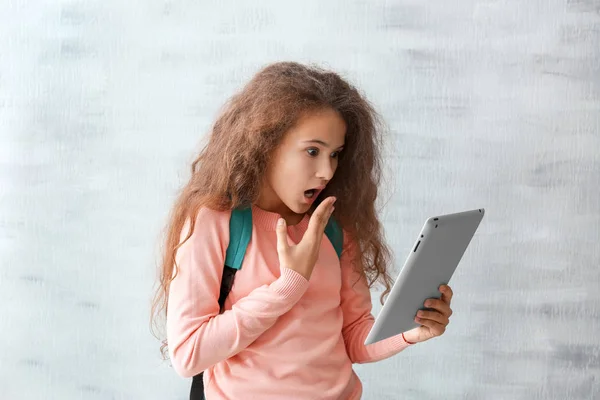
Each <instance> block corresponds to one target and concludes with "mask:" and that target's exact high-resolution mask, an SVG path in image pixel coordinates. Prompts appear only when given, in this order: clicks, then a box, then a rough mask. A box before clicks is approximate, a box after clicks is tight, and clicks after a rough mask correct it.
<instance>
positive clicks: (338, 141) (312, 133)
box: [284, 109, 346, 148]
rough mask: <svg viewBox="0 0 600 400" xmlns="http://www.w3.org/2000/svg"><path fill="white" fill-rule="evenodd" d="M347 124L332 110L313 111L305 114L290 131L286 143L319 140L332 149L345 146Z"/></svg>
mask: <svg viewBox="0 0 600 400" xmlns="http://www.w3.org/2000/svg"><path fill="white" fill-rule="evenodd" d="M345 136H346V122H345V121H344V120H343V119H342V117H341V116H340V114H339V113H338V112H337V111H335V110H332V109H324V110H319V111H311V112H307V113H305V114H303V115H302V116H301V117H300V118H299V119H298V121H297V123H296V124H295V125H294V127H292V129H290V130H289V131H288V134H287V135H286V138H285V140H284V141H285V142H288V143H289V144H292V143H295V142H298V141H307V140H319V141H322V142H325V143H327V144H328V145H329V147H331V148H336V147H340V146H343V145H344V139H345Z"/></svg>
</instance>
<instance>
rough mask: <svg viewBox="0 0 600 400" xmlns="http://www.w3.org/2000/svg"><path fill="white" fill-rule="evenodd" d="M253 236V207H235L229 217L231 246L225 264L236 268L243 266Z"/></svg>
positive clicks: (228, 248)
mask: <svg viewBox="0 0 600 400" xmlns="http://www.w3.org/2000/svg"><path fill="white" fill-rule="evenodd" d="M251 236H252V208H251V207H248V208H244V209H234V210H232V211H231V218H230V219H229V246H228V247H227V253H226V256H225V265H226V266H228V267H231V268H233V269H235V270H240V269H241V268H242V261H244V255H245V254H246V247H248V243H249V242H250V237H251Z"/></svg>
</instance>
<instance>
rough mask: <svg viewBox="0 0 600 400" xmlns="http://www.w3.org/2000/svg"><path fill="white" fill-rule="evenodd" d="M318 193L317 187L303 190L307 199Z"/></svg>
mask: <svg viewBox="0 0 600 400" xmlns="http://www.w3.org/2000/svg"><path fill="white" fill-rule="evenodd" d="M318 193H319V190H317V189H309V190H306V191H305V192H304V197H306V198H307V199H312V198H314V197H317V195H318Z"/></svg>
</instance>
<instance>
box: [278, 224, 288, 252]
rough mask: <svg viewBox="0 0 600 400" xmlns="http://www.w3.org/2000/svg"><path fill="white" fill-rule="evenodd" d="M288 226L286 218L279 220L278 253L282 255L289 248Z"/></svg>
mask: <svg viewBox="0 0 600 400" xmlns="http://www.w3.org/2000/svg"><path fill="white" fill-rule="evenodd" d="M286 226H287V225H286V223H285V219H283V218H279V220H277V228H276V231H277V253H279V254H280V255H282V254H283V253H284V252H285V251H286V250H287V248H288V241H287V229H286Z"/></svg>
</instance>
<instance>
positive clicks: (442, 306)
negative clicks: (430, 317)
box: [424, 299, 452, 316]
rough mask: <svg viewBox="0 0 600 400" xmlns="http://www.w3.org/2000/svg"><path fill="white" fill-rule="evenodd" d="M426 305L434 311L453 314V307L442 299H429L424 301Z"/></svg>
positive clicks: (448, 314)
mask: <svg viewBox="0 0 600 400" xmlns="http://www.w3.org/2000/svg"><path fill="white" fill-rule="evenodd" d="M424 305H425V307H427V308H429V309H433V310H434V311H438V312H441V313H442V314H444V315H447V316H450V315H452V309H451V308H450V304H448V303H446V302H445V301H443V300H440V299H427V300H426V301H425V303H424Z"/></svg>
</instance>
